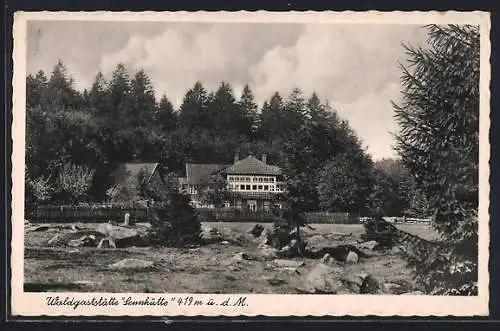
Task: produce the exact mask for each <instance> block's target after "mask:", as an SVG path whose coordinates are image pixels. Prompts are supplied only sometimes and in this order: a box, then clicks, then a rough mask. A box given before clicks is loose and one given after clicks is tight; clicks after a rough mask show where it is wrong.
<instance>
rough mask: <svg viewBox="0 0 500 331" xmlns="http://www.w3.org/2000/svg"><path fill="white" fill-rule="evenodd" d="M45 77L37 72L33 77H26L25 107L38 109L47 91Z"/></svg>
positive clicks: (40, 71) (41, 72) (42, 73)
mask: <svg viewBox="0 0 500 331" xmlns="http://www.w3.org/2000/svg"><path fill="white" fill-rule="evenodd" d="M47 82H48V80H47V76H46V75H45V73H44V72H43V71H42V70H39V71H38V72H37V73H36V75H35V76H32V75H28V77H26V107H27V108H40V107H41V106H42V101H43V96H44V93H46V89H47Z"/></svg>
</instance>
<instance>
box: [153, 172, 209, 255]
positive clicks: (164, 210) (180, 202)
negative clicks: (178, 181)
mask: <svg viewBox="0 0 500 331" xmlns="http://www.w3.org/2000/svg"><path fill="white" fill-rule="evenodd" d="M167 181H168V182H164V184H165V190H166V191H165V192H166V200H164V201H157V200H154V199H151V200H150V201H149V202H148V203H149V213H150V223H151V230H150V233H149V236H148V237H149V241H150V242H151V244H153V245H156V246H184V245H189V244H197V243H200V242H201V223H200V220H199V217H198V213H197V212H196V210H195V208H194V207H193V206H191V199H190V197H189V195H187V194H183V193H181V192H179V191H178V190H177V188H176V186H175V185H174V184H173V183H175V179H174V178H169V179H167Z"/></svg>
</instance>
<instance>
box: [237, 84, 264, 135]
mask: <svg viewBox="0 0 500 331" xmlns="http://www.w3.org/2000/svg"><path fill="white" fill-rule="evenodd" d="M239 106H240V107H241V110H242V112H243V117H244V119H246V121H247V122H248V123H249V126H250V132H251V133H252V134H253V133H255V132H256V131H257V128H258V126H259V123H258V122H259V118H258V114H257V109H258V106H257V104H256V103H255V97H254V95H253V92H252V90H251V89H250V87H249V86H248V85H245V86H244V87H243V92H242V93H241V98H240V101H239Z"/></svg>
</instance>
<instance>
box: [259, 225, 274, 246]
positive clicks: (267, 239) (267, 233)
mask: <svg viewBox="0 0 500 331" xmlns="http://www.w3.org/2000/svg"><path fill="white" fill-rule="evenodd" d="M272 235H273V232H272V230H270V229H269V228H264V230H263V231H262V233H261V234H260V236H259V245H260V246H267V245H270V244H271V242H272Z"/></svg>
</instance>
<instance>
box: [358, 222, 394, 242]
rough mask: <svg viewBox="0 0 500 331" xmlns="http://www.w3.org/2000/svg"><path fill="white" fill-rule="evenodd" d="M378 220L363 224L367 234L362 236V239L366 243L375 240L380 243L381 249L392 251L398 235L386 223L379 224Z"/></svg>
mask: <svg viewBox="0 0 500 331" xmlns="http://www.w3.org/2000/svg"><path fill="white" fill-rule="evenodd" d="M378 220H379V219H378V218H373V219H370V220H368V221H366V222H365V223H363V226H364V228H365V232H364V233H362V234H361V239H362V240H364V241H371V240H375V241H376V242H378V243H379V246H378V247H379V248H381V249H386V248H387V249H390V248H392V247H393V246H394V245H395V243H396V234H395V233H394V231H393V229H392V227H390V226H388V225H387V223H386V222H385V221H384V222H377V221H378Z"/></svg>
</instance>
